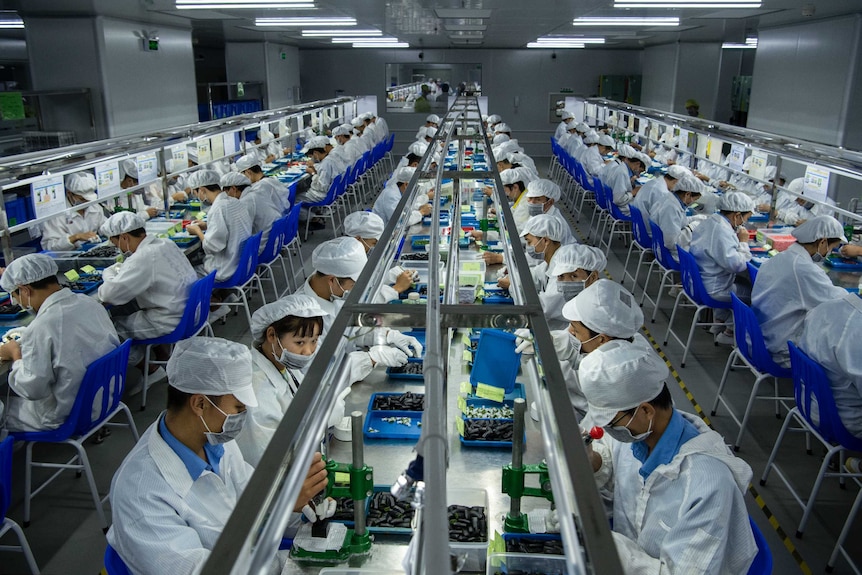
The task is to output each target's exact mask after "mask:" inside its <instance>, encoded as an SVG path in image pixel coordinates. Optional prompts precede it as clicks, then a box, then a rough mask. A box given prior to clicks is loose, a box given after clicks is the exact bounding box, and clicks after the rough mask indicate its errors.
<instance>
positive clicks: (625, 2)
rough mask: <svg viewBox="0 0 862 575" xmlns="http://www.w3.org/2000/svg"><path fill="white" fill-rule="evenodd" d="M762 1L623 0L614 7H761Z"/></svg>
mask: <svg viewBox="0 0 862 575" xmlns="http://www.w3.org/2000/svg"><path fill="white" fill-rule="evenodd" d="M760 4H761V3H760V2H716V1H715V0H712V1H710V2H703V3H701V2H692V1H691V0H686V1H685V2H673V1H672V0H662V1H661V2H645V1H644V0H637V1H633V0H621V1H619V2H617V3H616V4H614V8H677V9H680V10H682V9H686V8H692V9H702V8H720V9H731V8H742V9H745V8H760Z"/></svg>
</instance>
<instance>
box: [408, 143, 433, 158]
mask: <svg viewBox="0 0 862 575" xmlns="http://www.w3.org/2000/svg"><path fill="white" fill-rule="evenodd" d="M427 150H428V142H423V141H421V140H420V141H418V142H413V143H412V144H410V147H409V148H407V152H408V153H410V154H413V155H414V156H419V157H422V156H424V155H425V152H426V151H427Z"/></svg>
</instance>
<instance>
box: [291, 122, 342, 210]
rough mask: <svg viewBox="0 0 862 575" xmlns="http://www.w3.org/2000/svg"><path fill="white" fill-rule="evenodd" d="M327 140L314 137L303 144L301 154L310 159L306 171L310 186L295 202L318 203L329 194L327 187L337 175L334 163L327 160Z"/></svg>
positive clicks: (324, 137) (323, 137)
mask: <svg viewBox="0 0 862 575" xmlns="http://www.w3.org/2000/svg"><path fill="white" fill-rule="evenodd" d="M328 143H329V138H327V137H326V136H315V137H313V138H311V139H310V140H309V141H308V142H306V143H305V146H304V147H303V148H302V153H303V154H305V155H306V156H308V157H310V158H311V160H310V161H309V162H308V166H307V168H306V171H307V172H308V173H309V174H312V176H311V186H310V187H309V188H308V190H307V191H306V192H304V193H303V194H301V195H300V196H299V197H297V201H301V202H306V203H313V202H320V201H322V200H324V199H325V198H326V194H328V193H329V187H330V185H331V184H332V181H333V180H334V179H335V176H337V175H338V174H339V172H338V171H337V166H336V164H335V162H334V161H333V160H332V159H331V158H330V159H327V157H328V155H329V152H327V151H326V145H327V144H328Z"/></svg>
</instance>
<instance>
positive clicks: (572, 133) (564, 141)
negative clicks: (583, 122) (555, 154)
mask: <svg viewBox="0 0 862 575" xmlns="http://www.w3.org/2000/svg"><path fill="white" fill-rule="evenodd" d="M577 127H578V124H577V123H576V122H569V124H568V125H566V131H565V132H563V134H562V135H561V136H560V139H559V140H557V145H559V146H560V147H562V148H563V149H564V150H568V149H569V146H570V141H571V140H572V138H576V139H577V138H578V130H577ZM582 143H583V142H582V141H581V142H579V143H578V144H574V147H577V146H578V145H580V144H582Z"/></svg>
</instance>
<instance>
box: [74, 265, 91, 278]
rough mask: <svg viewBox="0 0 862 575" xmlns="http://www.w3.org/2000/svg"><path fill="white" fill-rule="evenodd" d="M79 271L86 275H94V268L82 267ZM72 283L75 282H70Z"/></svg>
mask: <svg viewBox="0 0 862 575" xmlns="http://www.w3.org/2000/svg"><path fill="white" fill-rule="evenodd" d="M81 271H82V272H84V273H86V274H94V273H96V268H94V267H93V266H84V267H82V268H81ZM72 281H75V280H72Z"/></svg>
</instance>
